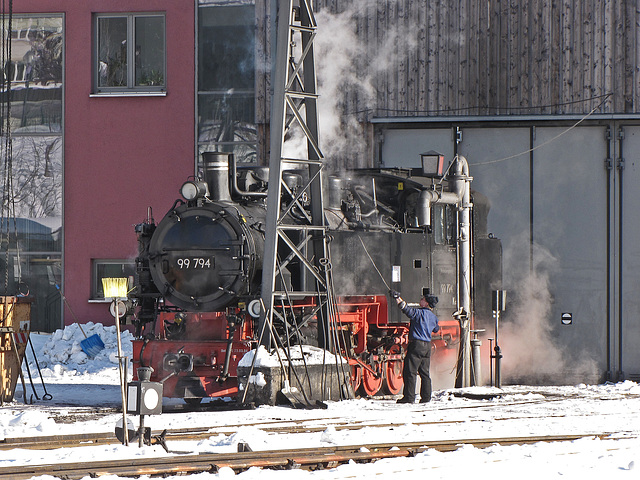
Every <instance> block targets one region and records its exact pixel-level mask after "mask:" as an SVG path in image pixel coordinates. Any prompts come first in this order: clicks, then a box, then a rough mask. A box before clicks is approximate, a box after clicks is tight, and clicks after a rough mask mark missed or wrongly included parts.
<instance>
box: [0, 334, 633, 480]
mask: <svg viewBox="0 0 640 480" xmlns="http://www.w3.org/2000/svg"><path fill="white" fill-rule="evenodd" d="M83 328H84V330H85V334H86V335H87V336H90V335H92V334H94V333H96V334H98V335H99V336H100V337H101V339H102V340H103V341H104V343H105V349H104V350H103V351H102V352H101V353H100V354H99V355H97V356H96V357H94V358H88V357H87V356H86V355H85V354H84V353H83V352H82V351H81V348H80V346H79V344H80V342H81V341H82V340H83V339H84V335H83V334H82V332H81V331H80V329H79V328H78V326H77V325H72V326H69V327H67V328H65V329H64V330H61V331H57V332H55V333H54V334H52V335H32V341H33V343H34V347H35V351H36V352H37V358H38V363H39V367H40V369H41V372H42V377H43V381H44V384H45V386H46V390H47V393H49V394H50V395H52V396H53V398H52V399H50V400H43V399H42V396H43V393H44V391H43V385H42V383H43V382H42V380H41V379H40V377H39V375H38V368H37V367H38V366H37V365H36V363H35V362H34V359H33V355H32V354H31V352H30V349H29V350H28V360H29V367H30V368H29V369H30V373H31V375H32V378H33V383H34V387H35V389H36V392H37V395H38V397H39V398H40V399H37V398H36V397H35V395H34V394H33V389H32V387H31V386H30V384H29V379H28V372H27V371H26V369H25V379H26V382H27V384H26V386H27V392H26V393H27V400H28V401H31V402H32V403H31V404H25V403H24V401H23V391H22V386H21V385H18V388H17V390H16V395H15V400H14V401H13V402H11V403H7V404H5V405H3V406H2V407H1V408H0V437H2V438H9V437H32V436H39V435H53V434H66V433H86V432H113V430H114V427H115V424H116V422H117V421H118V420H119V419H120V418H121V414H117V413H114V414H109V415H104V416H100V417H98V418H97V419H94V420H87V421H81V420H78V421H76V422H70V421H69V419H70V418H73V415H74V414H76V413H78V412H86V411H87V407H89V408H92V407H118V406H120V404H121V401H120V386H119V380H118V378H119V376H118V361H117V357H116V336H115V335H116V334H115V327H106V328H105V327H103V326H102V325H100V324H95V325H93V324H87V325H86V326H84V325H83ZM122 341H123V348H124V355H126V356H128V357H130V356H131V336H130V334H129V333H127V332H124V333H123V335H122ZM129 373H131V372H129ZM461 393H464V394H465V395H466V396H461V395H460V394H461ZM487 393H490V394H492V395H495V396H493V397H492V398H490V399H486V400H482V399H473V398H469V397H470V396H471V395H472V394H476V395H478V394H487ZM165 400H166V401H165V403H167V402H174V403H175V402H176V400H168V399H165ZM77 418H85V417H83V416H81V415H79V416H78V417H77ZM63 419H64V421H63ZM133 420H134V423H135V424H136V425H137V419H135V418H134V419H133ZM296 420H305V421H306V422H308V424H311V425H316V426H322V427H323V429H322V431H319V432H317V433H300V434H278V433H272V432H267V431H265V430H264V429H261V428H260V424H261V423H262V422H264V423H265V424H266V423H268V422H274V421H279V422H286V421H292V422H293V421H296ZM345 420H346V421H348V422H350V423H352V424H358V423H362V424H369V425H371V424H379V425H385V426H383V427H368V426H364V427H363V428H361V429H359V430H339V429H336V425H337V424H338V423H340V422H341V421H345ZM390 424H392V425H390ZM145 425H146V426H150V427H151V428H152V429H153V430H154V431H159V430H162V429H165V428H168V429H171V428H187V427H189V426H194V427H196V426H197V427H202V426H209V427H210V432H211V436H210V437H209V438H208V439H206V440H202V441H197V442H196V441H193V442H186V441H185V442H177V441H174V442H171V441H169V442H168V447H169V449H170V450H172V451H178V452H189V453H191V454H193V453H199V452H202V453H222V452H234V451H237V445H238V443H240V442H245V443H248V444H249V446H250V447H251V448H252V449H253V450H262V449H268V450H271V449H278V448H298V447H321V446H329V445H352V444H360V443H388V442H391V441H394V440H401V441H418V442H419V441H431V440H444V439H446V440H450V439H459V440H463V439H474V438H485V437H507V436H534V435H547V434H557V435H560V434H584V435H590V434H592V435H595V434H601V433H609V434H610V437H609V438H607V439H604V440H601V439H599V438H597V437H594V436H587V437H585V438H581V439H579V440H576V441H572V442H558V443H536V444H532V445H525V446H500V445H494V446H492V447H489V448H486V449H477V448H474V447H472V446H468V445H463V446H461V447H460V448H459V449H458V450H456V451H454V452H448V453H440V452H437V451H435V450H427V451H425V452H424V453H422V454H419V455H416V456H415V457H413V458H400V459H387V460H381V461H378V462H375V463H372V464H356V463H355V462H352V463H350V464H347V465H343V466H340V467H337V468H333V469H328V470H324V471H317V472H306V471H300V470H292V471H269V470H264V471H263V470H260V469H257V468H252V469H250V470H248V471H246V472H243V473H239V474H237V475H236V474H234V472H233V471H232V470H229V469H221V470H220V472H219V473H217V474H209V473H206V474H205V473H203V474H198V475H193V476H191V477H190V478H191V479H193V480H212V479H218V478H236V477H237V478H238V479H240V480H254V479H258V478H259V479H260V480H269V479H276V478H277V479H278V480H287V479H307V478H308V479H313V480H324V479H346V478H373V477H376V478H389V477H392V476H395V475H402V478H403V479H404V480H406V479H413V478H427V477H428V478H429V479H440V478H442V479H445V478H446V479H455V478H462V476H463V475H464V476H468V477H469V478H500V477H503V478H544V479H553V478H569V479H573V478H580V479H585V478H587V479H591V478H594V479H595V478H598V479H602V478H607V480H609V479H617V478H624V479H631V478H633V479H637V478H639V477H640V386H638V384H636V383H634V382H630V381H626V382H621V383H617V384H604V385H584V384H581V385H574V386H563V387H551V386H550V387H529V386H507V387H504V388H503V389H500V390H498V389H489V388H473V389H465V390H464V391H461V390H454V389H451V390H438V391H435V392H434V396H433V401H432V402H431V403H429V404H415V405H406V404H403V405H398V404H396V403H395V401H394V400H393V399H391V398H385V399H375V400H374V399H355V400H349V401H343V402H329V403H328V408H327V409H326V410H311V411H310V410H296V409H293V408H289V407H281V406H278V407H272V406H261V407H259V408H257V409H254V410H242V411H218V412H207V413H171V414H163V415H157V416H148V417H145ZM223 426H224V429H222V427H223ZM230 426H234V427H233V428H231V427H230ZM222 430H224V433H223V431H222ZM230 430H231V431H232V432H233V433H231V432H230ZM173 454H177V453H173ZM164 455H167V454H166V453H165V451H164V450H163V449H162V447H160V446H151V447H146V446H145V447H143V448H139V447H138V446H137V444H135V445H130V446H128V447H125V446H123V445H106V446H90V447H81V448H61V449H57V450H51V451H31V450H22V449H14V450H5V451H0V467H3V466H16V465H25V464H52V463H62V462H78V461H83V460H95V459H109V458H135V457H153V456H164ZM34 478H37V479H38V480H54V479H56V477H51V476H41V477H34ZM101 478H103V479H105V480H116V479H118V480H120V479H122V478H124V477H116V476H105V477H101ZM142 478H145V477H142ZM170 478H171V479H173V480H178V479H179V478H184V477H177V476H176V477H170ZM87 480H88V478H87Z"/></svg>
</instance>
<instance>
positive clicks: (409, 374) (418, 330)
mask: <svg viewBox="0 0 640 480" xmlns="http://www.w3.org/2000/svg"><path fill="white" fill-rule="evenodd" d="M390 293H391V296H392V297H393V298H395V299H396V302H397V303H398V306H399V307H400V309H401V310H402V313H404V314H405V315H406V316H407V317H409V319H410V320H411V324H410V326H409V345H408V346H407V355H406V357H405V359H404V368H403V370H402V376H403V378H404V391H403V392H402V393H403V396H402V398H400V399H399V400H398V403H414V402H415V398H416V375H418V374H419V375H420V380H421V385H420V403H426V402H429V401H430V400H431V377H430V376H429V365H430V363H431V333H435V332H437V331H439V330H440V326H439V325H438V317H436V314H435V313H433V311H432V310H433V308H434V307H435V306H436V304H437V303H438V297H435V296H433V295H423V296H422V298H420V308H413V307H410V306H408V305H407V302H405V301H404V300H403V299H402V297H401V296H400V293H399V292H396V291H393V290H392V291H391V292H390Z"/></svg>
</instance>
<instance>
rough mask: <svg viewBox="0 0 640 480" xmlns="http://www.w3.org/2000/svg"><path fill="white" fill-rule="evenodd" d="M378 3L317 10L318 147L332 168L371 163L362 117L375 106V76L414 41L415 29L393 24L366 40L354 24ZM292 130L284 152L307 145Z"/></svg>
mask: <svg viewBox="0 0 640 480" xmlns="http://www.w3.org/2000/svg"><path fill="white" fill-rule="evenodd" d="M377 8H378V7H377V2H376V1H375V0H361V1H358V2H354V4H353V5H350V6H349V7H348V9H347V10H345V11H342V12H340V13H339V14H333V13H331V12H330V11H328V10H320V11H317V12H316V20H317V24H318V30H317V37H316V40H315V43H314V48H315V62H316V73H317V81H318V94H319V99H318V121H319V127H318V129H319V139H320V148H321V150H322V152H323V154H324V156H325V158H327V159H328V160H330V162H329V163H330V164H331V165H332V166H333V167H334V168H336V169H340V168H341V167H343V166H349V167H363V166H367V167H368V166H371V165H370V161H368V160H367V159H366V158H367V157H369V156H370V155H367V152H366V133H367V132H366V131H365V130H364V127H363V122H364V121H365V120H366V117H367V115H369V112H370V111H372V110H373V109H374V108H375V104H376V97H377V95H378V88H377V85H376V78H377V77H378V76H379V75H380V74H381V73H384V72H389V73H391V72H393V71H395V70H396V69H397V66H398V64H399V62H402V61H403V59H406V57H407V56H408V54H409V53H408V52H410V51H413V50H415V48H416V46H417V39H416V37H415V34H414V36H410V35H407V34H406V32H405V31H404V30H405V28H406V27H402V28H401V27H400V26H393V25H389V26H388V27H387V28H386V29H385V30H384V31H379V32H378V35H377V38H376V39H375V41H372V43H370V44H367V43H366V41H365V39H364V38H362V37H361V36H359V35H358V32H357V28H358V26H359V25H362V24H363V22H364V19H365V18H366V17H367V16H368V15H369V14H370V13H371V12H372V11H373V12H375V11H376V10H377ZM291 134H292V138H291V139H289V140H288V142H287V143H288V145H286V147H285V148H286V152H287V155H291V153H294V154H295V152H297V151H302V149H303V148H306V140H305V138H304V137H303V136H302V132H300V131H295V132H291Z"/></svg>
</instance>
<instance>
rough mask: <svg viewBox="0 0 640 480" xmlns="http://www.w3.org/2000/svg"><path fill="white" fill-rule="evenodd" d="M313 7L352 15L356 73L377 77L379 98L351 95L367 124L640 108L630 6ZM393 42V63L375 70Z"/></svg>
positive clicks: (595, 0) (561, 1)
mask: <svg viewBox="0 0 640 480" xmlns="http://www.w3.org/2000/svg"><path fill="white" fill-rule="evenodd" d="M314 8H315V10H316V12H318V13H319V12H325V13H327V12H328V13H330V14H336V15H337V14H342V15H350V16H351V18H352V20H353V21H352V24H353V28H354V30H356V31H357V32H358V36H359V38H360V39H361V41H362V42H363V43H364V44H366V47H367V51H368V53H369V59H368V61H367V62H362V66H361V67H359V68H364V69H366V71H363V72H362V76H363V78H364V77H365V76H367V75H370V76H373V77H374V80H373V82H374V85H375V89H376V91H377V97H376V99H375V102H373V103H374V104H373V105H364V104H362V103H363V102H364V100H363V98H362V97H360V96H358V95H357V94H354V93H353V92H351V93H349V94H348V95H347V96H348V101H346V102H345V109H348V110H350V111H352V112H368V115H367V116H368V117H369V118H371V117H373V116H378V117H389V116H391V117H393V116H433V115H522V114H527V115H528V114H587V113H589V112H591V111H592V110H593V109H595V111H596V112H598V113H639V112H640V105H639V102H638V98H639V94H640V85H639V81H638V78H639V77H638V68H639V63H640V48H639V45H638V42H639V41H640V39H639V35H638V29H639V26H638V23H639V21H640V13H639V10H640V7H638V4H637V2H636V1H633V0H457V1H456V0H453V1H444V2H436V1H433V0H315V3H314ZM319 28H320V29H322V25H321V24H320V25H319ZM389 43H391V44H393V45H394V46H395V48H394V49H393V50H392V51H393V56H392V58H391V60H392V61H391V62H390V65H389V66H388V68H385V69H381V70H378V69H377V68H376V65H379V62H378V61H377V60H376V58H377V56H378V55H380V54H382V52H383V47H385V46H389ZM336 48H338V49H339V46H337V47H336ZM386 51H387V50H384V52H385V55H386ZM338 52H339V50H338ZM386 60H389V58H387V59H386ZM354 68H355V66H354ZM359 73H360V72H359ZM319 75H321V72H319ZM354 102H355V103H354Z"/></svg>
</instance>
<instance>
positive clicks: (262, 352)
mask: <svg viewBox="0 0 640 480" xmlns="http://www.w3.org/2000/svg"><path fill="white" fill-rule="evenodd" d="M254 355H256V351H255V350H251V351H250V352H247V353H245V355H244V356H243V357H242V359H241V360H240V362H239V363H238V367H251V364H252V363H253V357H254ZM289 356H290V358H291V363H292V364H293V365H302V364H307V365H336V364H339V362H341V363H343V364H345V365H346V364H348V363H349V362H348V360H347V359H345V358H340V357H337V356H335V355H333V354H331V353H329V352H328V351H326V350H323V349H321V348H318V347H314V346H312V345H303V346H300V345H294V346H292V347H291V348H290V349H289ZM303 359H304V360H303ZM280 362H282V363H283V364H284V365H288V364H289V363H288V359H287V354H286V353H285V352H284V350H283V349H282V348H279V349H277V350H276V349H272V350H271V351H270V352H269V351H267V349H266V348H265V347H264V346H262V345H260V347H259V348H258V353H257V357H256V360H255V363H254V364H253V366H254V368H258V367H279V366H280Z"/></svg>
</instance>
